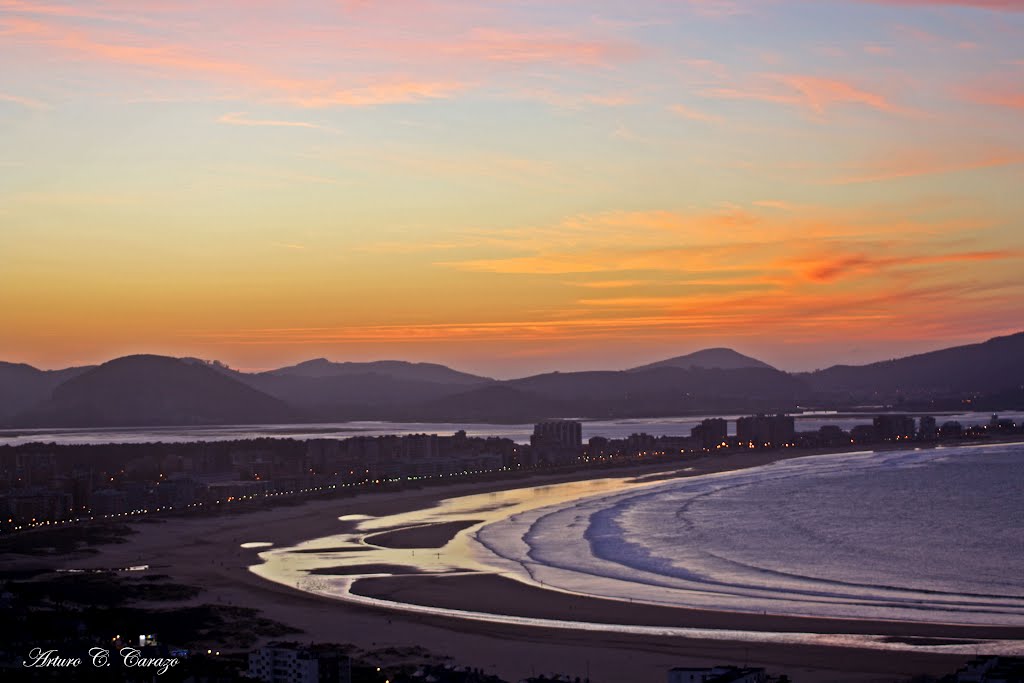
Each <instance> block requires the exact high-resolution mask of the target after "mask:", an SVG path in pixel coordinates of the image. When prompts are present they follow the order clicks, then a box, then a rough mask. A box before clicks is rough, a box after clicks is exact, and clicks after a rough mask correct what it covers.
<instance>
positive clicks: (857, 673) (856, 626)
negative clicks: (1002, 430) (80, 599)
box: [4, 451, 1024, 683]
mask: <svg viewBox="0 0 1024 683" xmlns="http://www.w3.org/2000/svg"><path fill="white" fill-rule="evenodd" d="M803 455H806V453H792V452H788V451H775V452H756V453H738V454H729V455H724V456H705V457H701V458H695V459H688V460H686V461H682V462H680V463H678V464H676V465H675V466H672V467H669V466H665V465H660V466H657V467H636V468H628V469H627V468H622V469H618V470H610V471H607V472H602V473H600V474H598V473H595V472H586V471H582V472H575V473H571V474H559V475H554V476H548V477H545V476H543V475H538V476H533V477H529V478H524V479H517V480H514V481H489V482H475V483H474V482H467V483H459V484H452V485H449V486H444V487H435V488H427V489H422V490H417V491H406V492H381V493H373V494H361V495H358V496H352V497H347V498H339V499H332V500H317V501H310V502H307V503H304V504H301V505H296V506H289V507H279V508H275V509H267V510H259V511H253V512H247V513H240V514H223V515H217V516H210V517H187V518H172V519H168V520H166V521H164V522H162V523H152V522H148V523H141V524H136V525H135V528H136V529H137V530H138V532H139V533H137V534H135V535H134V536H131V537H129V538H128V542H126V543H123V544H114V545H105V546H100V547H99V553H98V554H96V555H92V556H88V557H70V558H68V559H66V560H50V559H47V560H45V563H46V564H48V566H50V567H52V568H58V567H59V568H80V569H89V568H105V567H124V566H129V565H141V564H147V565H149V567H150V569H149V571H151V572H153V573H157V574H163V575H167V576H169V577H170V578H171V579H172V580H174V581H175V582H179V583H182V584H186V585H193V586H198V587H201V588H203V589H204V592H203V594H202V595H200V596H199V597H197V598H194V599H193V600H192V602H194V603H196V604H199V603H216V604H225V605H235V606H247V607H256V608H258V609H259V610H260V611H261V612H262V613H263V615H264V616H265V617H267V618H270V619H273V620H275V621H279V622H282V623H284V624H286V625H288V626H291V627H293V628H296V629H299V630H301V631H302V632H303V633H302V634H301V635H299V636H298V637H297V639H298V640H301V641H306V642H309V641H312V642H336V643H352V644H355V645H357V646H359V647H361V648H364V649H382V648H387V647H408V646H412V645H419V646H422V647H424V648H426V649H428V650H430V651H432V652H434V653H436V654H438V655H446V656H450V657H452V658H453V660H454V661H455V662H456V663H458V664H460V665H467V666H472V667H479V668H481V669H483V670H484V671H486V672H488V673H494V674H497V675H499V676H502V677H504V678H506V679H508V680H518V679H519V678H522V677H524V676H527V675H530V674H531V673H532V672H535V673H542V672H562V673H568V674H571V675H573V676H575V675H579V676H581V677H583V676H585V675H586V674H587V672H588V671H589V674H590V678H591V680H592V681H594V683H614V682H617V681H624V682H632V681H661V680H664V677H665V672H666V671H667V670H668V669H670V668H672V667H676V666H711V665H715V664H748V665H757V666H765V667H768V668H769V670H771V671H776V672H780V673H787V674H788V675H789V676H790V677H791V678H792V679H793V680H796V681H867V680H895V679H899V678H904V677H909V676H912V675H916V674H923V673H928V674H943V673H948V672H950V671H952V670H954V669H956V668H957V667H958V666H959V665H960V664H962V663H963V662H964V661H966V660H967V659H969V656H966V655H963V654H955V655H951V654H945V653H936V652H902V651H886V650H878V649H871V650H868V649H858V648H850V647H844V646H823V645H818V644H814V645H810V644H792V643H788V644H780V643H776V642H758V641H750V640H728V639H718V638H716V639H705V638H680V637H668V636H654V635H649V634H643V635H639V634H628V633H612V632H595V631H584V630H573V629H566V628H557V629H556V628H542V627H538V626H525V625H514V624H508V623H499V622H481V621H473V620H466V619H460V618H453V617H449V616H438V615H433V614H415V613H410V612H407V611H402V610H397V609H386V608H383V607H380V606H366V605H356V604H351V603H348V602H344V601H340V600H336V599H332V598H329V597H323V596H319V595H314V594H312V593H310V592H305V591H301V590H297V589H296V588H294V587H292V586H288V585H284V584H282V583H275V582H272V581H268V580H266V579H264V578H262V577H261V576H258V575H257V574H256V573H254V572H253V571H251V570H250V567H252V566H254V565H255V566H257V567H258V566H259V565H261V564H262V563H261V560H260V556H259V555H260V553H261V552H266V551H267V547H257V548H242V547H241V545H242V544H243V543H257V542H262V543H270V544H273V545H272V546H269V547H271V548H281V547H291V546H295V545H296V544H297V543H300V542H302V541H305V540H313V539H329V538H330V537H332V536H335V535H338V534H344V533H347V532H351V531H352V529H353V527H354V526H355V525H356V524H357V523H358V521H357V520H359V519H362V518H363V516H366V517H370V518H378V517H387V518H389V519H392V518H394V517H395V516H396V515H397V516H399V517H400V518H401V516H402V515H406V514H408V515H412V516H411V517H410V519H413V518H415V515H414V514H413V513H422V512H423V511H427V512H428V513H429V512H430V511H434V510H439V509H443V508H444V506H445V505H447V504H448V503H442V501H450V500H451V499H457V498H459V497H465V496H471V495H480V494H487V495H491V494H494V495H500V493H501V492H502V491H506V490H509V489H513V490H518V489H523V488H528V487H538V486H542V487H545V488H547V487H550V486H552V485H554V484H556V483H561V482H572V481H581V480H582V481H586V479H587V477H588V476H602V477H614V478H616V479H621V478H625V477H637V478H640V479H641V480H646V481H654V480H658V479H661V478H664V477H667V476H695V475H699V474H708V473H713V472H724V471H729V470H734V469H738V468H744V467H753V466H757V465H763V464H767V463H770V462H773V461H776V460H779V459H784V458H791V457H800V456H803ZM586 485H587V486H592V484H586ZM339 518H345V519H344V520H342V519H339ZM421 518H422V515H421ZM425 519H428V520H429V519H430V515H429V514H427V516H426V517H425ZM463 522H464V523H463V524H458V523H453V522H451V521H449V522H445V523H444V524H447V526H445V525H444V524H429V523H427V524H424V523H423V522H422V521H420V522H418V523H416V524H412V525H410V526H408V527H405V528H403V527H400V526H399V527H396V528H384V529H375V530H374V531H373V533H374V534H375V535H376V540H377V542H378V544H379V545H380V546H382V547H383V549H384V550H385V551H390V552H394V553H404V554H409V553H415V552H416V549H417V548H421V549H423V550H422V551H421V556H429V555H430V554H431V553H432V552H433V551H432V550H430V549H435V548H439V547H441V546H444V545H445V541H446V540H448V539H458V538H459V532H460V531H461V530H463V529H465V528H467V527H468V526H470V525H471V524H472V523H475V522H477V518H474V517H468V518H467V519H465V520H463ZM371 526H372V525H371ZM329 549H330V548H329V547H328V546H322V547H320V548H319V550H318V549H317V547H316V546H314V547H313V548H312V549H310V551H309V552H311V553H316V552H324V551H326V550H329ZM347 554H348V555H350V556H352V559H351V560H349V561H348V563H347V564H348V566H349V567H351V566H353V565H355V566H358V565H359V564H361V563H362V560H360V559H358V558H357V556H361V555H364V553H358V552H353V553H347ZM365 554H369V553H365ZM437 554H438V556H440V552H438V553H437ZM295 556H296V557H301V555H295ZM12 562H15V560H12V559H10V558H5V559H4V564H5V565H10V564H11V563H12ZM16 562H18V563H21V564H22V565H27V564H32V563H33V562H35V563H37V564H39V563H40V562H41V561H40V560H38V559H31V558H23V559H20V560H17V561H16ZM345 571H348V570H342V571H341V572H340V573H339V576H344V574H345ZM353 592H354V593H355V594H357V595H361V596H365V597H372V598H376V599H382V600H400V601H404V602H408V603H412V604H421V605H431V606H434V607H445V608H451V609H462V610H466V609H469V610H483V611H494V612H499V613H505V614H511V615H521V616H525V617H535V618H541V619H563V620H573V621H576V620H578V621H588V622H595V623H606V624H644V625H649V626H671V627H693V628H697V629H725V630H729V631H734V630H735V631H751V630H753V631H757V630H764V631H774V632H791V633H816V634H873V635H883V636H891V637H892V639H893V641H894V642H908V639H910V640H914V639H920V638H924V639H928V640H918V641H917V642H918V643H919V644H942V643H948V642H956V641H957V640H958V639H961V638H981V639H1010V640H1019V639H1024V629H1015V628H998V627H966V626H947V625H942V624H909V623H904V622H870V621H862V620H839V619H812V618H796V617H775V616H771V615H756V614H753V615H752V614H742V613H736V612H716V611H709V610H684V609H676V608H661V607H654V606H647V605H627V604H624V603H621V602H616V601H609V600H600V599H596V598H585V597H579V596H570V595H565V594H558V593H552V592H549V591H545V590H542V589H538V588H535V587H531V586H526V585H524V584H520V583H518V582H514V581H509V580H508V579H504V578H502V577H500V576H495V575H481V574H474V575H454V576H453V575H443V574H442V575H438V576H421V575H408V576H397V577H388V578H364V579H358V580H355V582H354V587H353ZM212 645H213V644H212Z"/></svg>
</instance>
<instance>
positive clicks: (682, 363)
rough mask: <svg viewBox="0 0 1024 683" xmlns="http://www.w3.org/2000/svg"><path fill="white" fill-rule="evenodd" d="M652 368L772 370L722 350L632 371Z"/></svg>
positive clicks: (674, 359) (762, 364) (699, 353)
mask: <svg viewBox="0 0 1024 683" xmlns="http://www.w3.org/2000/svg"><path fill="white" fill-rule="evenodd" d="M652 368H683V369H684V370H689V369H690V368H704V369H706V370H712V369H715V368H717V369H719V370H739V369H743V368H768V369H774V368H772V366H770V365H768V364H767V363H764V362H762V361H759V360H757V359H756V358H751V357H750V356H744V355H743V354H742V353H738V352H736V351H733V350H732V349H724V348H717V349H704V350H702V351H696V352H694V353H690V354H687V355H685V356H676V357H675V358H668V359H666V360H661V361H658V362H656V363H650V364H648V365H641V366H640V367H637V368H633V370H634V371H637V370H650V369H652Z"/></svg>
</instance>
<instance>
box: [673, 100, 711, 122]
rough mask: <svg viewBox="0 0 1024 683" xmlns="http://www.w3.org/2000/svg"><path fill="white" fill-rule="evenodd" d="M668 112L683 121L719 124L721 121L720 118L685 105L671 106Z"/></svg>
mask: <svg viewBox="0 0 1024 683" xmlns="http://www.w3.org/2000/svg"><path fill="white" fill-rule="evenodd" d="M669 111H671V112H672V113H673V114H676V115H678V116H682V117H683V118H685V119H690V120H691V121H704V122H706V123H720V122H721V121H722V118H721V117H720V116H715V115H714V114H708V113H706V112H702V111H698V110H697V109H694V108H693V107H690V106H687V105H685V104H673V105H672V106H671V107H669Z"/></svg>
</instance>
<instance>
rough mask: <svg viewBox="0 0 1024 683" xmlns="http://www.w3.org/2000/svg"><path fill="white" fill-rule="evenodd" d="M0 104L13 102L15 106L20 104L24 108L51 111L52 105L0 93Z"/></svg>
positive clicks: (20, 96)
mask: <svg viewBox="0 0 1024 683" xmlns="http://www.w3.org/2000/svg"><path fill="white" fill-rule="evenodd" d="M0 102H12V103H14V104H20V105H21V106H23V107H27V108H29V109H50V105H48V104H47V103H46V102H42V101H40V100H36V99H33V98H31V97H24V96H22V95H11V94H9V93H2V92H0Z"/></svg>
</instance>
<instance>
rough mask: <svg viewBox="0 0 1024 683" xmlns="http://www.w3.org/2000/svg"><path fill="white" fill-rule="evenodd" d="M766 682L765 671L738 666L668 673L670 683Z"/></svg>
mask: <svg viewBox="0 0 1024 683" xmlns="http://www.w3.org/2000/svg"><path fill="white" fill-rule="evenodd" d="M766 680H767V674H766V673H765V670H764V669H761V668H748V667H738V666H715V667H711V668H703V669H700V668H698V669H692V668H683V667H677V668H675V669H671V670H670V671H669V672H668V683H765V681H766Z"/></svg>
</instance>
